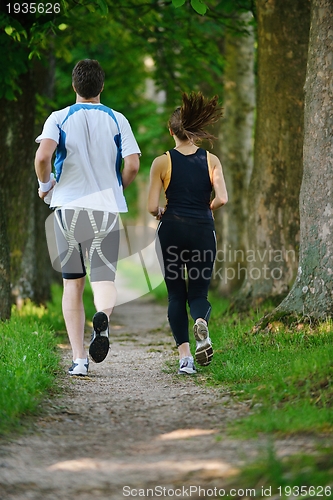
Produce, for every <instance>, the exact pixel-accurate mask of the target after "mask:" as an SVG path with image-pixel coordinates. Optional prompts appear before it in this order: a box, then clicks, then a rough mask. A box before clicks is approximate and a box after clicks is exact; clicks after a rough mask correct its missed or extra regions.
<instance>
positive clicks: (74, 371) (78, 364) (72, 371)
mask: <svg viewBox="0 0 333 500" xmlns="http://www.w3.org/2000/svg"><path fill="white" fill-rule="evenodd" d="M88 370H89V360H88V358H84V359H81V358H77V359H75V361H73V362H72V366H71V367H70V368H69V370H68V373H69V375H77V376H79V377H85V376H86V375H88Z"/></svg>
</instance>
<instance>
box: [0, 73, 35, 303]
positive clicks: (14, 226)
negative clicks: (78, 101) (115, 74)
mask: <svg viewBox="0 0 333 500" xmlns="http://www.w3.org/2000/svg"><path fill="white" fill-rule="evenodd" d="M21 88H22V94H21V95H20V96H19V97H18V98H17V100H16V101H8V100H6V99H1V100H0V116H1V122H2V125H3V126H2V130H3V133H2V134H1V137H2V138H1V139H0V141H1V144H0V171H1V184H2V186H3V190H4V195H5V196H4V199H5V203H4V205H3V207H2V209H3V213H4V216H5V217H6V220H7V234H8V241H9V248H10V274H11V284H12V293H13V294H14V296H16V297H17V298H18V297H21V296H22V295H24V296H26V294H27V291H26V289H27V279H26V277H25V276H29V272H30V268H24V269H23V270H22V259H23V254H24V251H25V248H26V244H27V241H28V235H29V226H30V224H29V217H31V216H32V201H33V200H32V190H33V188H34V187H36V188H37V186H36V180H35V178H34V172H33V167H32V165H33V144H34V142H33V139H34V137H33V135H34V128H33V124H34V116H35V115H34V111H35V94H34V86H33V79H32V73H31V72H30V71H29V72H27V73H26V74H24V75H23V76H22V84H21ZM23 271H24V272H23ZM29 287H30V285H29Z"/></svg>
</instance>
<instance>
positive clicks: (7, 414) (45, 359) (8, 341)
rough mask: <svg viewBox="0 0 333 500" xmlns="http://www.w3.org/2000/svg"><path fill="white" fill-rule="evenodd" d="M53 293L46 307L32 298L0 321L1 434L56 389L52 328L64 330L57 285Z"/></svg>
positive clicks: (56, 355)
mask: <svg viewBox="0 0 333 500" xmlns="http://www.w3.org/2000/svg"><path fill="white" fill-rule="evenodd" d="M53 297H54V299H53V302H52V303H50V304H48V307H47V308H46V307H37V306H35V305H34V304H32V303H31V302H28V303H26V304H25V305H24V306H23V308H22V309H21V310H17V309H16V308H13V311H12V317H11V319H10V321H7V322H4V323H0V380H1V391H0V435H1V434H2V435H3V434H6V433H8V432H10V431H13V430H19V429H20V426H21V424H22V422H23V420H24V419H23V417H24V416H27V415H32V414H35V413H36V412H37V411H38V406H39V404H40V402H41V400H42V398H43V397H45V394H46V393H48V392H50V391H52V390H55V377H56V374H57V372H58V369H59V352H58V350H57V348H56V346H57V343H59V341H60V337H59V335H56V334H55V332H61V331H63V330H64V324H63V320H62V316H61V305H60V303H61V290H60V288H59V287H58V288H57V287H55V288H54V290H53Z"/></svg>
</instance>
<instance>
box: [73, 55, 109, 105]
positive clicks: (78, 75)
mask: <svg viewBox="0 0 333 500" xmlns="http://www.w3.org/2000/svg"><path fill="white" fill-rule="evenodd" d="M104 77H105V75H104V71H103V69H102V68H101V66H100V64H99V62H98V61H96V60H95V59H83V60H82V61H79V62H78V63H77V64H76V65H75V67H74V69H73V71H72V82H73V85H74V87H75V90H76V92H77V93H78V94H79V96H81V97H83V98H84V99H89V98H90V97H96V96H97V95H98V94H99V93H100V92H101V91H102V89H103V84H104Z"/></svg>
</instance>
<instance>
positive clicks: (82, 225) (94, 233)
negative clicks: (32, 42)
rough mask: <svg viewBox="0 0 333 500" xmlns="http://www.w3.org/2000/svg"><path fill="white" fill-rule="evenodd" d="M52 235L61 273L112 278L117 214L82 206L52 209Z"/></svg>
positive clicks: (74, 277)
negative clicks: (53, 213)
mask: <svg viewBox="0 0 333 500" xmlns="http://www.w3.org/2000/svg"><path fill="white" fill-rule="evenodd" d="M55 236H56V242H57V248H58V257H59V260H60V265H61V271H62V276H63V278H65V279H77V278H82V277H83V276H86V274H87V271H86V262H89V267H90V281H114V279H115V275H116V268H117V261H118V253H119V214H114V213H109V212H99V211H96V210H90V209H85V208H66V209H65V208H58V209H56V210H55Z"/></svg>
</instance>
